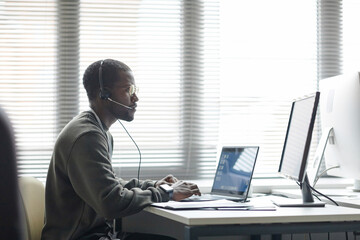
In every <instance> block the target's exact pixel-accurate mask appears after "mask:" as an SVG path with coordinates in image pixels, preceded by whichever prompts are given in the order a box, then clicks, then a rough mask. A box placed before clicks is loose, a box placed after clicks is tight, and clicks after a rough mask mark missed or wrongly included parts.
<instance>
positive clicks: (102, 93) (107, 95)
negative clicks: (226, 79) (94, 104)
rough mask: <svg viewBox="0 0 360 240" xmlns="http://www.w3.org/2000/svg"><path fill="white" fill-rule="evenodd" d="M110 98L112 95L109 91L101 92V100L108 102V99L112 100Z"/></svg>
mask: <svg viewBox="0 0 360 240" xmlns="http://www.w3.org/2000/svg"><path fill="white" fill-rule="evenodd" d="M110 97H111V93H110V91H109V90H107V89H103V90H102V91H100V98H101V99H104V100H106V99H108V98H110Z"/></svg>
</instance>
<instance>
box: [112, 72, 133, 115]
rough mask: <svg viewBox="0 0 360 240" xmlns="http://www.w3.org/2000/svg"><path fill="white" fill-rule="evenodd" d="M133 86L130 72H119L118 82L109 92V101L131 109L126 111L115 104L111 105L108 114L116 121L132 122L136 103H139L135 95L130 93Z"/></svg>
mask: <svg viewBox="0 0 360 240" xmlns="http://www.w3.org/2000/svg"><path fill="white" fill-rule="evenodd" d="M134 86H135V80H134V76H133V74H132V72H131V71H126V72H125V71H120V72H119V81H116V82H115V83H114V84H113V86H112V88H111V89H110V90H111V97H110V98H111V99H112V100H114V101H116V102H118V103H121V104H124V105H126V106H129V107H131V108H132V109H127V108H126V107H123V106H120V105H118V104H115V103H111V105H110V106H111V107H110V112H111V113H112V114H113V116H114V117H115V118H116V119H122V120H125V121H128V122H130V121H132V120H134V115H135V111H136V106H137V104H136V102H137V101H139V99H138V97H137V95H136V93H133V94H132V93H131V90H132V88H133V87H134Z"/></svg>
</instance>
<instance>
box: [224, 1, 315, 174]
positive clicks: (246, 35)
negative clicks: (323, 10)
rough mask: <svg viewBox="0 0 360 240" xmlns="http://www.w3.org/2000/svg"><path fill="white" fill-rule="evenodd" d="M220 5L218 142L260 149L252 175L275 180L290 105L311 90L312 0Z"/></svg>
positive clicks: (312, 76) (312, 80)
mask: <svg viewBox="0 0 360 240" xmlns="http://www.w3.org/2000/svg"><path fill="white" fill-rule="evenodd" d="M220 3H221V5H220V16H221V21H220V24H221V25H220V26H221V27H222V28H221V34H220V35H221V77H220V79H221V81H220V83H221V108H220V109H221V114H220V115H221V124H220V133H221V134H220V142H221V144H225V145H259V146H260V151H259V156H258V161H257V164H256V169H255V176H258V177H259V176H274V173H276V172H277V170H278V165H279V162H280V158H281V153H282V147H283V144H284V140H285V133H286V129H287V123H288V119H289V113H290V109H291V101H292V100H293V99H294V98H296V97H301V96H303V95H306V94H309V93H312V92H315V91H316V86H317V75H316V52H317V45H316V44H317V42H316V2H314V1H298V0H291V1H289V0H275V1H266V0H254V1H237V0H227V1H221V2H220ZM280 6H281V7H280ZM304 16H306V17H304ZM315 141H316V137H315Z"/></svg>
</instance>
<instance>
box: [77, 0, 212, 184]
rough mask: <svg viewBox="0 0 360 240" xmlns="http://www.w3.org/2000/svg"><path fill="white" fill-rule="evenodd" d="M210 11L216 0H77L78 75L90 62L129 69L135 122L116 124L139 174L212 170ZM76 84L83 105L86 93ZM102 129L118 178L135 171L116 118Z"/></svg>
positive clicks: (182, 174) (185, 175)
mask: <svg viewBox="0 0 360 240" xmlns="http://www.w3.org/2000/svg"><path fill="white" fill-rule="evenodd" d="M217 9H218V7H217V5H216V1H121V3H120V2H119V1H102V2H99V1H91V0H86V1H81V4H80V64H81V71H80V72H84V70H85V68H86V67H87V66H88V65H89V64H90V63H91V62H94V61H96V60H99V59H106V58H113V59H118V60H120V61H123V62H125V63H126V64H128V65H129V66H130V68H132V70H133V72H134V77H135V82H136V84H137V85H138V86H139V87H140V92H139V94H138V97H139V99H140V100H139V102H138V108H137V112H136V114H135V120H134V121H133V122H131V123H126V122H125V123H124V125H125V126H126V128H127V129H128V131H129V132H130V134H131V135H132V137H133V138H134V140H135V141H136V142H137V144H138V146H139V148H140V150H141V154H142V158H143V159H142V164H141V176H142V177H143V178H155V177H163V176H164V175H165V174H168V173H173V174H176V175H177V176H179V177H182V178H197V177H199V176H203V177H205V175H204V173H205V172H206V171H207V170H206V169H207V168H208V167H209V166H211V167H213V164H214V162H215V156H214V155H215V153H216V137H217V120H218V119H219V117H218V107H217V106H216V104H218V102H219V101H218V98H217V93H216V91H215V90H216V89H217V88H218V87H217V85H218V71H217V68H218V65H219V64H218V61H219V60H218V54H217V51H218V50H217V46H218V34H217V33H218V21H217V18H218V12H217V11H218V10H217ZM207 70H208V71H207ZM80 89H81V102H80V104H81V108H82V109H83V110H84V109H86V108H87V107H88V106H87V105H88V103H87V97H86V94H85V92H84V91H83V87H82V86H80ZM110 130H111V133H112V134H113V136H114V138H115V146H114V154H113V165H114V166H115V168H116V170H117V173H118V175H119V176H122V177H132V176H136V171H137V166H138V162H139V155H138V152H137V151H136V148H135V146H134V145H133V143H132V142H131V140H130V139H129V137H128V136H127V135H126V133H125V132H124V130H123V129H122V127H121V126H120V125H119V124H118V123H115V124H114V125H113V126H112V127H111V129H110ZM205 139H206V141H204V140H205ZM203 172H204V173H203Z"/></svg>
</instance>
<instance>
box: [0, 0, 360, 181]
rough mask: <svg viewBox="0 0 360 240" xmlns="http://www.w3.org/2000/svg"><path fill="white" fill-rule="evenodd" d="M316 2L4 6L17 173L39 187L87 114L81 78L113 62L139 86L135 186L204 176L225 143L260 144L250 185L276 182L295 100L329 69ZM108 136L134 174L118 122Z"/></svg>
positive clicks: (350, 58)
mask: <svg viewBox="0 0 360 240" xmlns="http://www.w3.org/2000/svg"><path fill="white" fill-rule="evenodd" d="M322 2H327V1H320V0H319V3H318V5H316V2H313V1H300V0H291V1H288V0H276V1H275V2H274V1H271V2H269V1H266V0H255V1H235V0H224V1H217V0H211V1H190V0H182V1H180V0H179V1H173V0H162V1H155V0H125V1H115V0H106V1H95V0H83V1H70V0H68V1H65V0H64V1H60V0H59V1H55V0H48V1H30V0H29V1H20V0H5V1H1V2H0V18H1V21H0V33H1V35H0V49H1V54H0V69H1V71H0V105H1V106H2V107H3V108H5V110H6V112H7V113H8V114H9V115H10V118H11V121H12V123H13V125H14V128H15V133H16V143H17V150H18V161H19V164H18V166H19V173H20V174H21V175H32V176H35V177H38V178H41V179H45V177H46V173H47V168H48V164H49V161H50V158H51V154H52V148H53V146H54V143H55V140H56V137H57V135H58V133H59V131H60V129H62V127H63V126H64V125H65V124H66V123H67V122H68V121H69V120H70V119H71V118H72V117H73V116H75V115H76V114H77V113H78V112H79V111H83V110H86V109H87V108H88V102H87V98H86V94H85V92H84V90H83V86H82V74H83V72H84V70H85V68H86V67H87V66H88V65H89V64H90V63H92V62H94V61H96V60H99V59H106V58H115V59H118V60H120V61H123V62H125V63H126V64H128V65H129V66H130V67H131V68H132V70H133V72H134V76H135V81H136V83H137V85H138V86H139V87H140V92H139V98H140V101H139V103H138V105H139V107H138V111H137V112H136V116H135V120H134V121H133V122H131V123H127V122H125V123H124V124H125V126H126V127H127V129H128V130H129V132H130V133H131V134H132V136H133V138H134V139H135V141H136V142H137V143H138V145H139V147H140V149H141V152H142V156H143V163H142V168H141V178H157V177H162V176H164V175H165V174H167V173H173V174H175V175H176V176H179V177H180V178H187V179H192V178H193V179H195V178H208V177H211V176H212V174H213V173H214V170H215V162H216V160H217V158H216V152H217V147H218V146H221V145H260V154H259V159H258V160H259V161H258V163H257V167H256V172H255V173H256V176H257V177H259V176H269V175H271V176H273V174H274V173H275V172H276V171H277V166H278V163H279V161H280V155H281V150H282V144H283V141H284V135H285V130H286V125H287V121H288V114H289V112H290V104H291V100H292V99H293V98H294V97H297V96H299V97H300V96H302V95H303V94H306V93H309V92H311V91H314V90H316V86H317V77H318V75H319V73H320V71H323V70H324V69H325V67H323V65H322V64H319V61H318V60H319V51H318V50H319V46H318V45H317V44H318V43H319V42H318V39H317V36H318V35H317V34H318V33H319V29H320V30H321V28H323V27H322V26H325V25H324V24H323V22H320V20H319V16H320V15H319V9H325V8H324V7H320V6H322V5H321V3H322ZM355 2H356V1H352V0H346V1H343V5H344V15H345V16H344V21H343V25H344V42H347V43H348V44H346V46H345V47H344V68H345V69H346V68H349V67H350V66H355V65H356V64H355V63H356V61H357V59H358V57H356V49H357V48H358V45H359V44H358V43H357V42H359V41H357V42H356V41H355V40H356V39H357V35H356V36H355V35H354V34H355V33H354V32H357V31H356V30H355V29H356V27H355V25H356V24H355V23H356V22H357V21H356V20H354V18H356V16H357V15H356V12H357V11H356V9H359V8H358V7H359V6H358V4H356V3H355ZM329 4H330V2H329ZM330 5H331V4H330ZM259 6H261V8H259ZM280 6H281V7H280ZM332 7H334V6H332ZM339 7H341V6H337V7H335V8H339ZM337 10H338V11H341V9H340V10H339V9H337ZM328 14H329V15H328V16H327V19H330V21H331V20H336V21H338V22H341V18H340V20H339V18H338V17H337V18H333V17H332V15H331V14H332V11H328ZM304 16H306V17H305V18H304ZM321 21H322V20H321ZM320 23H321V24H320ZM354 24H355V25H354ZM335 25H337V26H338V24H335ZM316 27H317V28H318V29H316ZM325 30H326V31H325ZM324 31H325V32H332V31H333V30H331V28H330V29H324ZM328 37H329V35H326V34H324V35H322V37H321V39H322V40H323V41H324V42H325V43H326V42H327V41H326V38H328ZM319 39H320V38H319ZM337 41H340V40H337ZM336 44H337V43H336ZM323 49H325V51H324V53H327V51H326V49H327V48H323ZM340 50H341V49H340ZM317 54H318V55H317ZM322 56H325V58H326V57H327V55H326V54H324V55H322ZM329 56H330V57H332V55H331V54H330V55H329ZM339 58H340V57H338V59H337V60H336V61H340V62H341V60H340V59H339ZM322 62H323V63H324V62H326V61H325V60H324V61H322ZM330 62H331V61H330ZM326 69H331V68H326ZM326 69H325V70H326ZM110 131H111V132H112V134H113V136H114V138H115V146H114V147H115V148H114V156H113V163H114V166H115V167H116V168H117V172H118V173H119V175H120V176H121V177H124V178H128V177H133V176H136V171H137V166H138V161H139V158H138V154H137V151H136V148H135V147H134V145H133V144H132V142H131V140H130V139H129V138H128V137H127V136H126V133H125V132H124V130H123V129H122V128H121V126H120V125H119V124H118V123H115V124H114V125H113V126H112V127H111V129H110ZM313 142H314V143H316V136H315V137H314V138H313ZM313 150H314V147H313Z"/></svg>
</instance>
